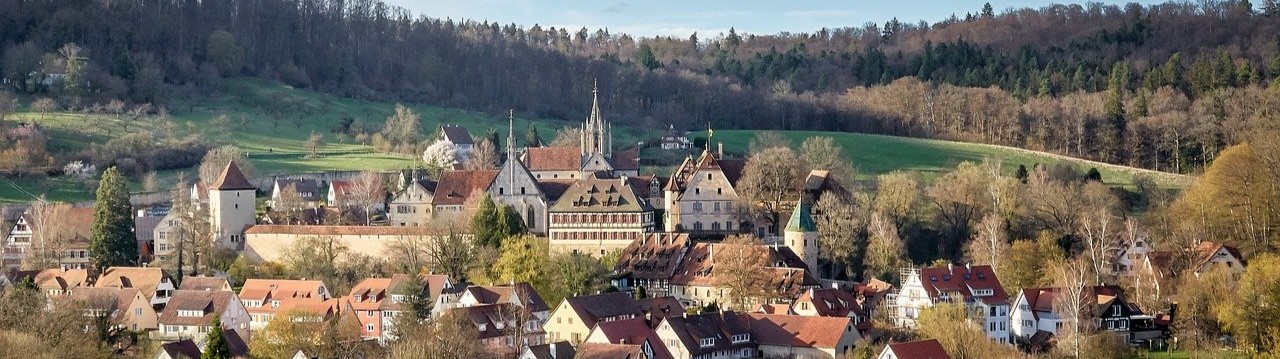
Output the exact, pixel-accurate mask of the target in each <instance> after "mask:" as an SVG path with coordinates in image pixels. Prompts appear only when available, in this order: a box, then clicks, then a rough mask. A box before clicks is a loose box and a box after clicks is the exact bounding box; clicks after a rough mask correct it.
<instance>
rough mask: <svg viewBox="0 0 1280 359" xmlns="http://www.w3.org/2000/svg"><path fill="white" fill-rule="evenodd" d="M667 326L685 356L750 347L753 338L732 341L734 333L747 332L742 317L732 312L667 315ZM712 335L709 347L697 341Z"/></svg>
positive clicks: (753, 343) (752, 345)
mask: <svg viewBox="0 0 1280 359" xmlns="http://www.w3.org/2000/svg"><path fill="white" fill-rule="evenodd" d="M664 322H665V323H668V324H670V325H671V330H672V331H673V332H675V334H676V338H677V339H678V340H679V341H680V342H681V343H683V344H684V347H685V349H687V350H688V351H689V355H694V356H696V355H701V354H706V353H713V352H717V351H721V350H737V349H741V348H754V347H755V346H756V344H755V342H754V341H751V340H747V341H745V342H739V343H733V342H732V340H731V339H732V338H733V336H734V335H739V334H750V333H751V332H750V331H749V330H748V329H747V327H746V323H745V322H744V321H743V319H742V317H741V316H739V315H738V314H737V313H735V312H732V311H727V312H719V313H704V314H698V315H690V316H684V317H671V318H667V319H665V321H664ZM706 338H714V339H715V341H714V344H713V345H711V346H705V347H704V346H702V345H700V340H702V339H706Z"/></svg>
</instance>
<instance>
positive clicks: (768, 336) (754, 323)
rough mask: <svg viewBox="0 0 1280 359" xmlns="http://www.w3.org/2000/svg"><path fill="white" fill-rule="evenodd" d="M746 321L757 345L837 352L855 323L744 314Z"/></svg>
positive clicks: (847, 320) (819, 318) (824, 318)
mask: <svg viewBox="0 0 1280 359" xmlns="http://www.w3.org/2000/svg"><path fill="white" fill-rule="evenodd" d="M743 320H744V321H745V322H746V323H747V324H746V325H747V328H748V330H750V331H751V337H752V339H754V340H755V341H756V343H757V344H760V345H773V346H788V347H807V348H823V349H825V348H836V346H837V345H838V344H839V343H840V338H841V337H842V336H844V334H845V333H846V332H848V330H849V327H850V326H853V319H850V318H845V317H805V316H799V315H771V314H744V315H743ZM851 334H853V333H851ZM853 337H854V338H857V337H858V334H853Z"/></svg>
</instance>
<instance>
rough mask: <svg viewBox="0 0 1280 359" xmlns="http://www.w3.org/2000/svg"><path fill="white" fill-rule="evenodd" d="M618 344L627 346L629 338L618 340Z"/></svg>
mask: <svg viewBox="0 0 1280 359" xmlns="http://www.w3.org/2000/svg"><path fill="white" fill-rule="evenodd" d="M618 342H619V343H618V344H622V345H626V344H627V338H621V339H618Z"/></svg>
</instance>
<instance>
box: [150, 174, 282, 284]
mask: <svg viewBox="0 0 1280 359" xmlns="http://www.w3.org/2000/svg"><path fill="white" fill-rule="evenodd" d="M189 188H190V187H188V185H187V181H186V177H185V176H183V175H179V176H178V181H177V184H176V185H175V186H174V189H173V206H172V208H171V209H170V212H171V213H173V214H174V215H175V216H176V218H175V219H176V223H175V224H176V228H175V229H176V230H175V231H172V232H171V233H170V234H169V236H170V237H169V238H170V239H171V240H173V242H174V243H173V244H174V245H175V247H176V248H175V249H174V250H175V252H176V256H174V257H171V258H172V260H174V261H175V262H173V263H165V264H166V265H169V266H170V268H174V270H175V272H176V273H177V275H178V279H179V280H181V279H182V277H183V275H184V271H185V270H187V268H188V266H189V267H190V268H191V270H192V272H193V273H200V272H201V269H202V268H201V266H200V262H201V261H200V259H201V258H206V259H208V258H209V257H214V255H213V254H214V248H215V247H214V242H213V241H214V237H215V236H214V233H213V226H212V224H211V223H210V221H209V213H208V206H197V205H195V204H194V203H192V201H191V192H190V189H189ZM295 192H296V191H295ZM158 254H159V253H158ZM188 263H189V264H188ZM241 279H243V277H241Z"/></svg>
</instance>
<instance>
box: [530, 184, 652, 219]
mask: <svg viewBox="0 0 1280 359" xmlns="http://www.w3.org/2000/svg"><path fill="white" fill-rule="evenodd" d="M652 210H653V207H651V206H649V203H648V201H645V200H644V199H642V198H640V197H639V196H636V191H635V189H634V188H631V184H630V183H628V182H626V181H624V180H622V179H619V178H596V177H594V176H593V177H589V178H584V179H581V180H578V181H576V182H574V183H573V185H572V186H569V189H568V190H566V191H565V193H564V195H563V196H561V197H560V200H559V201H556V203H555V204H553V205H552V206H551V208H550V209H548V211H549V212H645V211H652Z"/></svg>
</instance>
